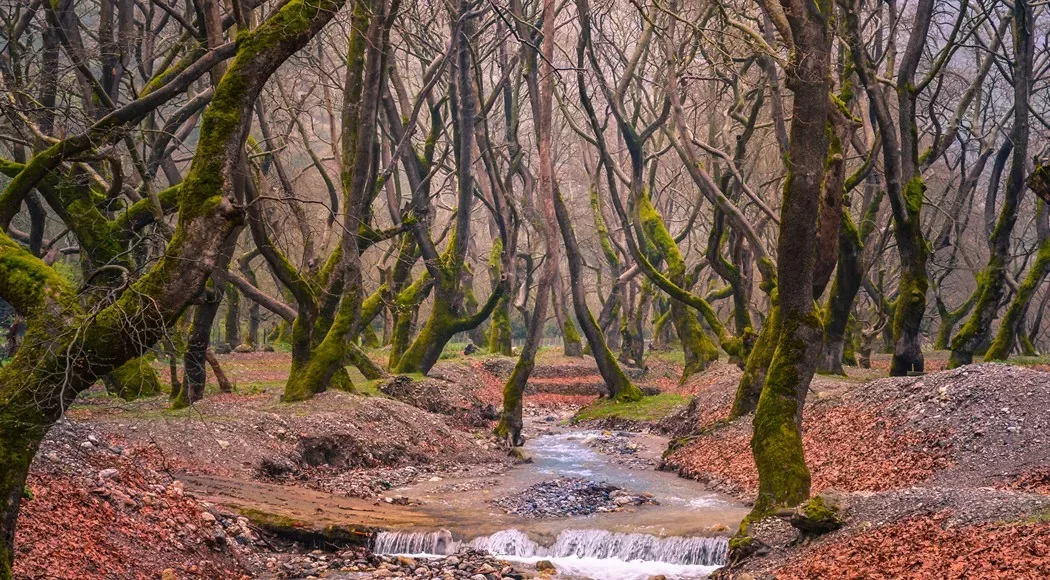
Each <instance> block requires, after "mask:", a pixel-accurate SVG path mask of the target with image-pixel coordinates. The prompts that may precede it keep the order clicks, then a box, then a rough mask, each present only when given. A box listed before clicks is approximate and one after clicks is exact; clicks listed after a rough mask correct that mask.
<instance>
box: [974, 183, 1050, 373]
mask: <svg viewBox="0 0 1050 580" xmlns="http://www.w3.org/2000/svg"><path fill="white" fill-rule="evenodd" d="M1048 193H1050V192H1048ZM1047 197H1050V195H1048V196H1047ZM1039 205H1040V206H1041V207H1040V210H1041V211H1039V214H1040V215H1039V216H1038V217H1037V218H1036V219H1037V220H1042V223H1043V225H1042V227H1040V228H1039V229H1040V230H1042V231H1041V232H1040V233H1041V234H1043V235H1042V236H1040V237H1041V238H1043V239H1042V243H1041V244H1040V245H1039V249H1038V250H1037V253H1036V258H1035V262H1033V263H1032V266H1031V268H1029V270H1028V275H1026V276H1025V279H1024V282H1022V283H1021V285H1020V286H1019V287H1018V288H1017V294H1015V295H1014V298H1013V300H1012V301H1010V306H1008V307H1007V309H1006V314H1004V315H1003V319H1002V320H1001V321H1000V322H999V332H998V334H996V336H995V340H993V341H992V345H991V346H990V347H989V348H988V351H987V352H986V353H985V354H984V360H986V361H997V360H998V361H1001V360H1006V359H1007V357H1009V356H1010V353H1011V352H1013V350H1014V345H1015V337H1016V336H1017V334H1018V332H1019V331H1020V329H1021V323H1022V321H1023V320H1024V315H1025V312H1026V311H1027V310H1028V305H1029V304H1030V303H1031V302H1032V298H1034V297H1035V293H1036V291H1038V290H1039V288H1040V287H1042V286H1043V281H1044V280H1046V276H1047V274H1050V231H1047V230H1048V229H1050V228H1047V227H1046V225H1045V224H1046V219H1047V207H1048V205H1047V203H1046V202H1044V201H1042V200H1040V201H1039ZM1037 318H1038V317H1037ZM1036 322H1037V323H1038V322H1039V321H1038V320H1037V321H1036ZM1035 328H1036V329H1038V324H1036V325H1035ZM1025 338H1026V339H1027V338H1028V337H1027V336H1025ZM1029 344H1030V341H1029ZM1030 348H1031V350H1035V347H1034V345H1032V346H1031V347H1030Z"/></svg>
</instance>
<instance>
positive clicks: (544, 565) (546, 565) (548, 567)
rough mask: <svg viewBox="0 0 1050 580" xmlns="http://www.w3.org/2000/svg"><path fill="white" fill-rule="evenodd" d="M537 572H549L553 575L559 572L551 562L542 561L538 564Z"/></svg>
mask: <svg viewBox="0 0 1050 580" xmlns="http://www.w3.org/2000/svg"><path fill="white" fill-rule="evenodd" d="M536 570H538V571H539V572H549V573H551V574H553V573H555V572H557V571H558V569H557V568H555V567H554V564H553V563H552V562H551V561H550V560H540V561H539V562H536Z"/></svg>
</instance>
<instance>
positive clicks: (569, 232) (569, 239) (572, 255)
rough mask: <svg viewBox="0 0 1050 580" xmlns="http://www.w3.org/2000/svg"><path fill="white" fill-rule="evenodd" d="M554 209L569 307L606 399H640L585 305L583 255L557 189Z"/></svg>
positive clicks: (636, 389) (637, 391) (640, 395)
mask: <svg viewBox="0 0 1050 580" xmlns="http://www.w3.org/2000/svg"><path fill="white" fill-rule="evenodd" d="M554 202H555V205H554V210H555V214H556V217H557V219H558V227H559V229H561V236H562V240H564V241H565V253H566V255H567V257H568V260H569V281H570V286H571V289H572V306H573V309H574V310H575V311H576V319H577V320H579V321H580V327H581V328H582V329H583V335H584V336H586V337H587V345H588V346H590V349H591V354H592V355H594V362H595V363H597V364H598V372H599V373H601V375H602V379H603V380H604V381H605V386H606V388H608V389H609V398H610V399H612V400H614V401H637V400H639V399H641V398H642V392H641V391H640V390H639V389H638V387H636V386H634V385H633V384H632V383H631V380H630V379H629V378H627V375H626V374H625V373H624V372H623V369H621V368H620V365H619V364H618V363H617V362H616V357H615V356H613V353H612V351H611V350H609V346H608V345H607V344H606V343H605V336H604V335H603V334H602V331H601V329H600V328H599V327H598V323H597V322H595V321H594V317H593V316H591V311H590V309H588V308H587V292H586V289H585V288H584V285H583V258H582V257H581V255H580V246H579V244H578V243H577V241H576V233H575V232H574V231H573V229H572V222H571V220H570V218H569V212H568V211H567V210H566V208H565V202H564V201H563V200H562V198H561V193H560V192H557V191H556V192H555V198H554Z"/></svg>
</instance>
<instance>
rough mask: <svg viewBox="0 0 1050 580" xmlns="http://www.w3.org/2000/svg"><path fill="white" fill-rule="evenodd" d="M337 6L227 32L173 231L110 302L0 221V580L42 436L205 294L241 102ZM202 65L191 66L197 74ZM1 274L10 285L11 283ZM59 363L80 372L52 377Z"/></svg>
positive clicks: (113, 125)
mask: <svg viewBox="0 0 1050 580" xmlns="http://www.w3.org/2000/svg"><path fill="white" fill-rule="evenodd" d="M341 6H342V2H341V1H340V0H329V1H323V0H322V1H317V2H304V1H302V0H291V1H289V2H288V3H286V4H285V5H283V6H282V7H281V8H280V9H278V10H277V11H276V12H274V13H273V14H272V15H271V16H270V17H269V18H267V19H266V21H265V22H263V23H262V24H261V25H259V26H258V27H257V28H255V29H253V30H251V31H244V32H241V34H239V35H238V39H237V51H238V52H237V56H236V57H235V58H234V61H233V63H232V64H231V65H230V67H229V69H228V70H227V72H226V74H225V75H224V76H223V78H222V81H221V82H220V83H219V86H218V87H216V89H215V98H214V99H213V101H212V103H211V104H210V105H209V107H208V109H207V110H206V111H205V113H204V116H203V120H202V122H201V129H200V139H199V142H198V145H197V150H196V152H195V154H194V159H193V162H192V163H191V166H190V170H189V174H188V175H187V178H186V180H185V181H184V182H183V185H182V188H181V190H180V193H179V197H180V207H181V208H182V209H181V211H180V212H179V216H178V221H177V224H176V229H175V234H174V235H173V236H172V238H171V241H170V242H169V243H168V246H167V248H166V250H165V253H164V256H163V257H162V258H161V259H160V260H159V261H157V262H155V263H154V264H153V266H152V267H150V269H149V270H147V271H146V272H145V274H144V275H143V276H142V277H141V278H139V279H138V280H137V281H135V282H134V283H132V285H131V287H130V288H129V289H128V290H127V291H126V292H124V293H123V294H121V295H120V297H119V298H117V299H116V301H115V302H114V303H113V304H110V305H108V306H105V307H104V308H102V309H101V310H99V311H98V312H94V313H92V314H91V315H90V316H89V315H88V313H87V309H84V308H82V307H81V306H80V303H79V300H80V297H79V296H78V295H79V293H78V292H77V289H76V288H73V287H71V285H70V284H69V282H68V281H67V280H65V279H64V278H63V277H62V276H61V275H59V274H58V273H57V272H55V271H54V269H52V268H50V267H49V266H47V265H46V264H44V263H43V262H42V261H40V260H39V259H37V258H34V257H33V256H32V255H31V254H29V253H28V252H26V251H24V250H23V249H22V248H21V247H19V245H18V244H16V243H14V242H12V241H11V239H10V237H8V236H7V234H6V233H4V231H3V230H4V229H6V228H0V254H2V255H4V257H5V263H7V264H9V265H11V264H17V267H16V268H14V269H13V271H12V269H7V270H5V269H4V268H0V298H3V299H4V300H6V301H8V302H10V303H12V304H13V305H14V306H15V308H16V309H18V310H19V311H20V312H22V313H23V314H27V313H29V314H28V315H27V320H29V330H28V331H27V339H26V342H25V343H23V345H22V347H20V349H19V351H18V354H17V355H16V357H15V359H14V360H13V361H12V362H11V363H10V364H8V365H6V366H4V367H3V368H0V402H2V404H0V441H2V445H0V502H2V504H0V542H2V543H0V578H4V579H5V580H6V578H10V576H11V566H12V557H13V555H14V545H13V542H14V534H15V524H16V521H17V515H18V509H19V506H20V503H21V497H22V494H23V491H24V485H25V479H26V475H27V474H28V471H29V466H30V463H31V462H32V459H33V455H34V454H35V452H36V450H37V449H38V447H39V445H40V442H41V440H42V439H43V437H44V435H45V434H46V432H47V430H48V429H49V428H50V427H51V426H52V425H53V424H54V423H55V422H56V421H57V420H58V419H59V418H60V417H61V416H62V412H63V411H64V410H65V408H66V407H67V406H68V405H69V404H70V403H71V402H72V400H73V398H74V397H75V396H76V395H77V394H78V393H80V392H82V391H83V390H85V389H87V388H89V387H90V386H91V385H92V384H93V383H94V382H95V381H96V380H97V379H98V378H99V377H100V376H102V375H104V374H105V373H107V372H110V371H112V370H113V369H114V368H117V367H119V366H121V365H123V364H124V363H125V362H127V361H129V360H131V359H133V358H135V357H138V356H141V355H142V353H143V352H145V350H146V349H147V348H149V347H150V346H151V345H152V344H154V343H155V342H156V341H157V340H160V339H161V338H162V337H163V336H164V333H165V331H166V329H167V327H168V326H170V325H172V324H174V323H175V322H176V321H177V320H178V318H179V316H180V315H181V314H182V313H183V311H184V310H185V308H186V307H187V304H189V302H190V301H191V300H192V299H194V297H196V296H197V295H199V293H200V292H202V291H203V290H204V286H205V283H206V281H207V280H208V277H209V275H210V273H211V271H212V268H213V267H214V265H215V264H216V262H217V259H218V255H219V254H220V253H221V252H222V251H223V246H224V244H226V243H227V242H228V240H229V239H230V238H231V237H233V236H231V234H233V233H234V232H235V231H236V228H237V224H238V223H239V222H240V221H241V220H242V218H243V214H242V212H241V211H240V210H239V209H238V208H237V207H236V206H235V205H234V203H233V201H234V200H235V196H234V191H233V187H232V183H231V179H230V176H231V175H232V174H233V170H234V168H235V167H236V165H237V163H238V161H239V159H240V158H241V154H242V151H243V144H244V141H245V139H246V136H247V133H248V129H249V125H250V111H251V107H252V105H253V103H254V102H255V100H256V99H257V98H258V96H259V93H260V92H261V91H262V87H263V85H264V84H265V82H266V80H267V79H268V78H269V77H270V76H271V75H272V74H273V72H274V71H275V70H276V69H277V68H278V67H279V66H280V65H281V63H283V62H284V61H285V60H287V58H288V57H289V56H290V55H292V54H293V53H295V52H296V51H298V50H299V49H300V48H302V47H303V46H305V45H306V43H307V42H308V41H309V40H310V39H311V38H312V37H313V36H314V35H316V34H317V32H318V31H319V30H320V29H321V28H322V27H323V26H324V25H325V24H326V23H327V22H328V21H329V20H331V19H332V17H333V16H334V14H335V13H336V12H337V11H338V10H339V8H340V7H341ZM210 64H211V65H212V66H213V65H214V62H212V63H210ZM192 66H193V65H191V67H192ZM212 66H208V67H207V68H204V66H203V64H202V65H201V67H198V68H201V69H202V70H201V73H203V71H204V70H207V69H208V68H212ZM187 78H192V75H187V76H186V77H179V76H176V77H175V79H179V80H171V81H170V82H168V83H167V84H162V85H161V86H160V87H159V88H158V87H156V86H150V87H147V90H144V91H143V92H145V93H147V94H146V96H144V97H141V98H140V99H139V100H138V101H136V102H137V103H138V104H139V105H138V106H137V107H136V108H132V109H127V110H126V112H125V113H122V114H118V115H116V116H107V117H106V118H104V122H101V121H100V123H101V124H96V125H95V126H94V128H93V129H92V130H89V131H87V132H86V133H82V134H79V135H77V136H74V137H71V138H69V139H67V140H66V141H64V142H63V143H64V144H65V145H64V146H59V145H57V144H56V145H55V146H52V147H58V149H57V150H58V151H61V154H60V155H58V156H57V157H50V156H48V155H45V156H44V158H42V159H41V160H40V161H39V162H36V163H38V164H37V165H34V163H35V162H30V164H29V165H28V166H27V169H30V167H29V166H33V167H35V168H36V169H31V170H30V174H29V175H26V176H25V179H24V180H23V181H21V182H20V183H22V184H24V185H28V186H29V187H32V185H33V182H34V179H35V175H34V174H35V171H36V170H38V169H40V168H41V167H44V166H47V165H48V164H49V163H59V162H61V161H62V158H63V156H64V155H66V154H67V153H69V154H75V152H76V151H77V150H78V147H80V146H79V145H78V143H79V142H81V141H82V140H83V141H85V142H87V143H88V144H89V146H92V147H93V146H100V144H99V141H100V140H99V139H97V137H98V136H99V134H100V133H99V131H101V130H104V131H103V132H106V133H108V132H111V131H113V130H114V129H118V131H116V132H118V133H119V132H120V131H119V129H120V128H121V127H122V126H123V125H125V124H126V123H128V122H129V117H130V120H136V119H138V118H141V117H136V115H140V114H141V115H144V114H146V113H144V112H143V111H142V109H143V108H147V112H148V104H149V103H152V102H153V101H148V100H147V101H143V100H142V99H150V97H151V95H160V96H159V97H155V99H160V98H162V97H163V96H164V95H166V94H168V93H169V92H170V91H171V90H173V89H174V88H176V87H180V86H181V87H182V89H180V90H184V88H185V85H183V84H182V82H183V81H184V80H185V81H186V83H187V84H188V82H189V81H188V80H186V79H187ZM143 103H145V104H143ZM153 106H156V105H153ZM107 119H108V120H107ZM82 136H83V137H82ZM70 140H72V141H70ZM80 150H83V149H80ZM38 157H39V155H38ZM34 159H36V158H34ZM23 172H24V171H23ZM16 185H17V184H16ZM5 193H6V191H5ZM12 274H13V275H14V277H15V279H18V280H19V283H18V284H13V283H12ZM69 327H76V328H79V329H80V332H78V333H73V334H70V333H58V336H56V335H55V333H53V332H51V329H54V328H69ZM70 368H77V369H79V372H77V373H66V372H63V370H68V369H70Z"/></svg>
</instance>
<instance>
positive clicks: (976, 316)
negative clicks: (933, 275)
mask: <svg viewBox="0 0 1050 580" xmlns="http://www.w3.org/2000/svg"><path fill="white" fill-rule="evenodd" d="M1013 8H1014V10H1013V13H1014V14H1013V15H1014V19H1013V30H1014V34H1013V37H1014V74H1013V87H1014V127H1013V131H1012V132H1011V134H1010V141H1011V142H1012V143H1013V157H1012V159H1011V160H1010V174H1009V176H1008V177H1007V180H1006V193H1005V196H1004V199H1003V207H1002V209H1001V210H1000V212H999V220H998V222H997V223H996V224H995V230H994V231H993V232H992V238H991V252H992V253H991V256H990V257H989V259H988V265H987V266H985V269H984V272H982V273H981V275H980V276H978V277H977V280H978V288H977V294H978V298H977V302H976V304H974V308H973V312H972V313H971V314H970V319H969V320H968V321H967V322H966V324H965V325H963V327H962V328H961V329H959V333H958V334H957V335H956V336H955V338H953V339H952V354H951V358H950V359H949V361H948V366H949V368H956V367H959V366H962V365H966V364H970V363H972V362H973V355H974V353H975V352H977V350H978V348H979V347H980V346H981V345H982V344H984V343H985V341H987V340H988V338H989V336H990V334H991V327H992V321H993V320H994V319H995V316H996V314H998V312H999V303H1000V302H1002V299H1003V291H1004V289H1005V286H1006V275H1007V266H1008V265H1009V262H1010V235H1011V234H1012V233H1013V230H1014V224H1016V223H1017V210H1018V207H1019V206H1020V203H1021V197H1022V196H1023V195H1024V192H1025V189H1026V188H1025V177H1026V175H1027V165H1026V164H1027V163H1028V136H1029V121H1028V115H1029V112H1028V107H1027V103H1028V97H1029V94H1030V93H1031V85H1032V67H1033V62H1032V61H1033V55H1034V50H1035V42H1034V40H1033V38H1032V30H1031V28H1032V7H1031V5H1030V4H1029V2H1028V0H1018V1H1016V2H1014V5H1013ZM1030 298H1031V297H1030V296H1029V299H1030ZM1014 303H1015V304H1016V300H1015V301H1014ZM1011 306H1013V304H1011ZM1023 310H1024V304H1017V309H1015V312H1014V314H1013V320H1012V321H1010V327H1009V328H1007V330H1006V334H1005V336H1004V337H1003V341H1002V343H1000V344H999V345H997V346H996V348H995V349H994V352H993V353H992V354H993V356H994V357H1005V356H1007V355H1009V351H1010V350H1011V349H1012V347H1013V345H1012V343H1013V335H1014V333H1015V332H1016V327H1017V321H1018V320H1019V319H1020V314H1021V313H1022V312H1023ZM1006 343H1011V344H1010V349H1006V350H1005V351H1004V348H1005V347H1006Z"/></svg>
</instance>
